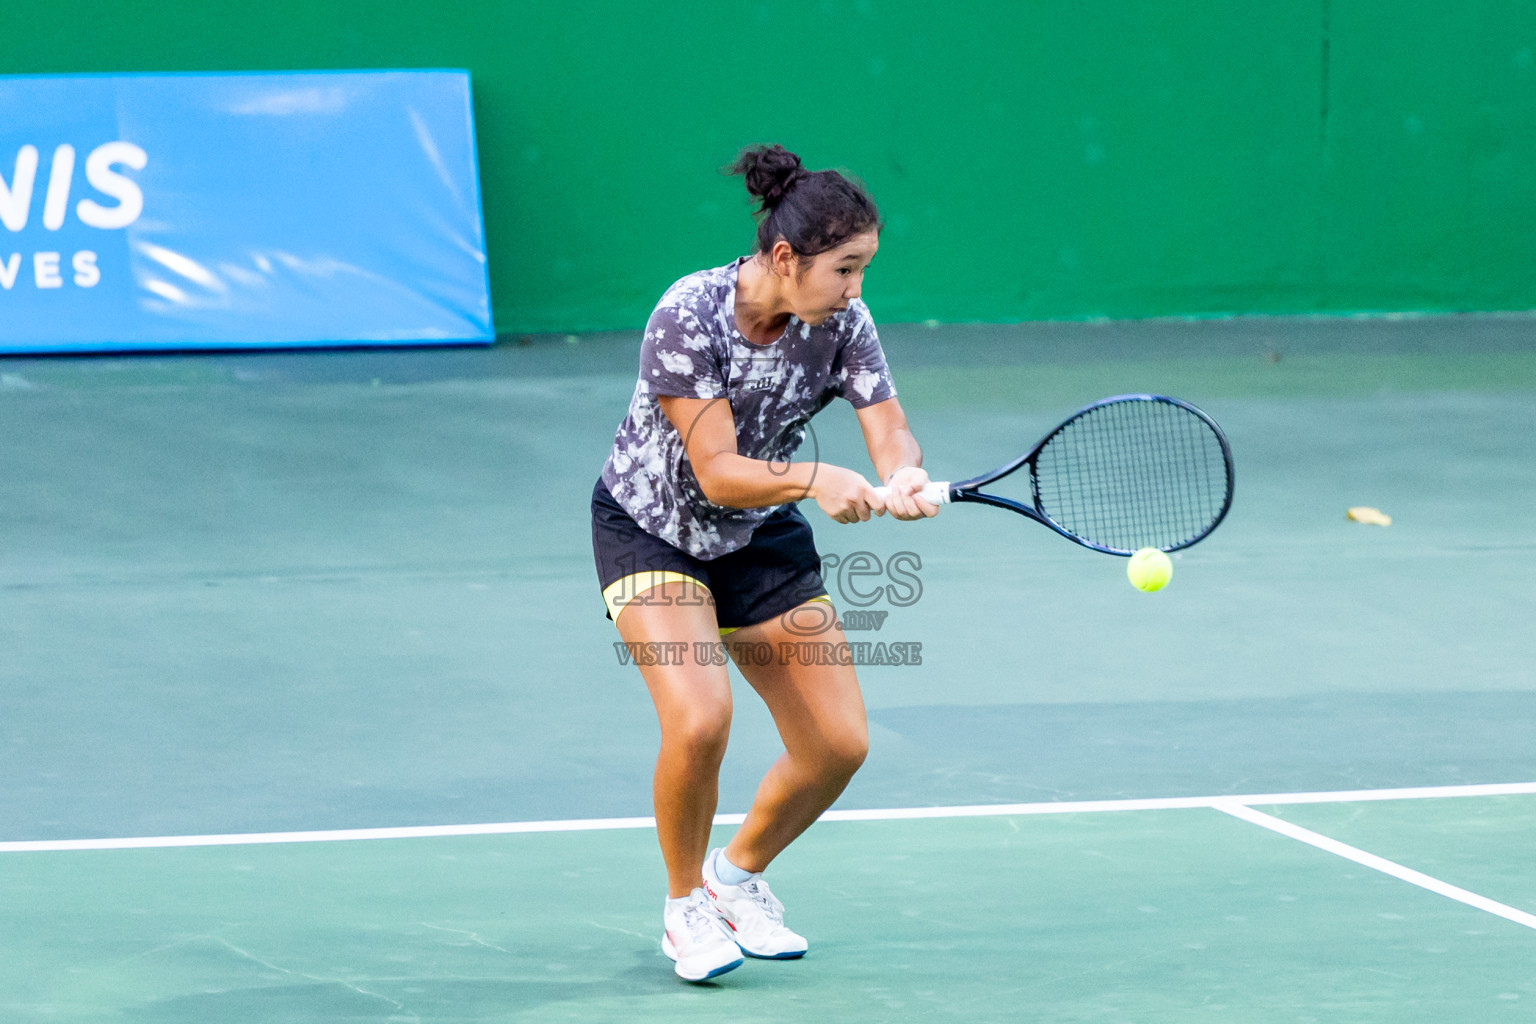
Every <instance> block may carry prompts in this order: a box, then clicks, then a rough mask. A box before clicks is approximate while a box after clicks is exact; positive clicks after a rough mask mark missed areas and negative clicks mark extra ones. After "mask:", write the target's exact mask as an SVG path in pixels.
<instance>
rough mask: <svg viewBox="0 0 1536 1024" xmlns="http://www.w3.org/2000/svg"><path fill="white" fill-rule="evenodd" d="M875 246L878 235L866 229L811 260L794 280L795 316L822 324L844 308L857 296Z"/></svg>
mask: <svg viewBox="0 0 1536 1024" xmlns="http://www.w3.org/2000/svg"><path fill="white" fill-rule="evenodd" d="M879 248H880V236H879V235H878V234H876V233H875V232H873V231H866V232H864V233H863V234H861V235H854V236H853V237H852V238H850V239H848V241H846V242H844V243H843V244H842V245H840V246H838V247H837V248H836V249H829V250H827V251H826V252H824V253H821V254H820V255H818V256H816V257H815V258H814V259H812V260H811V263H810V266H808V267H806V268H805V270H804V273H802V274H800V275H798V277H797V278H796V279H795V283H794V297H793V304H794V307H795V315H796V316H797V317H799V318H800V319H801V320H804V321H805V322H806V323H808V324H823V323H826V322H827V320H828V319H829V318H830V317H831V316H832V315H833V314H835V313H838V312H840V311H842V310H844V309H847V308H848V303H850V302H852V301H853V300H854V299H856V298H858V297H859V292H860V291H861V290H862V289H863V287H864V270H865V268H866V267H868V266H869V261H870V260H872V259H874V258H875V251H876V250H877V249H879Z"/></svg>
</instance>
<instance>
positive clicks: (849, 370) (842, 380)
mask: <svg viewBox="0 0 1536 1024" xmlns="http://www.w3.org/2000/svg"><path fill="white" fill-rule="evenodd" d="M849 314H850V316H849V328H848V331H849V333H848V337H847V340H846V341H844V342H843V344H842V345H841V346H840V347H839V349H838V353H837V360H836V362H835V363H834V364H833V367H832V372H833V377H834V379H835V381H836V384H837V392H838V394H840V395H842V396H843V397H844V398H846V399H848V401H849V402H850V403H852V405H853V407H854V408H855V409H862V408H864V407H865V406H867V405H874V404H875V403H876V402H883V401H885V400H886V399H887V398H894V397H896V384H895V382H893V381H892V380H891V370H890V367H888V366H886V364H885V352H884V351H883V350H882V349H881V348H880V337H879V335H878V334H876V333H875V321H874V318H873V317H871V316H870V315H869V309H868V307H866V306H865V305H864V303H863V302H861V301H859V300H854V302H853V303H852V304H850V307H849Z"/></svg>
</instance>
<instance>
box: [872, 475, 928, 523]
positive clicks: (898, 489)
mask: <svg viewBox="0 0 1536 1024" xmlns="http://www.w3.org/2000/svg"><path fill="white" fill-rule="evenodd" d="M886 486H887V487H888V488H890V494H889V495H888V496H887V497H886V499H885V510H886V511H887V512H889V513H890V514H891V515H893V516H895V517H896V518H897V519H924V518H929V519H931V518H932V517H934V516H936V515H938V514H939V506H937V505H935V504H933V503H932V502H931V501H924V500H923V499H922V498H919V497H918V496H917V495H918V492H920V491H921V490H922V489H923V488H924V487H927V486H928V471H927V470H926V469H923V468H922V467H921V466H903V467H902V468H901V469H898V470H897V471H896V472H894V473H892V474H891V478H890V480H888V481H886Z"/></svg>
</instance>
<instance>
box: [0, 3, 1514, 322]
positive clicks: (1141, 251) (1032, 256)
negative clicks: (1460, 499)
mask: <svg viewBox="0 0 1536 1024" xmlns="http://www.w3.org/2000/svg"><path fill="white" fill-rule="evenodd" d="M1533 53H1536V4H1533V3H1531V2H1521V0H1485V2H1479V0H1455V2H1452V0H1434V2H1426V3H1417V4H1402V3H1396V2H1388V0H1304V2H1298V3H1290V4H1255V3H1248V2H1239V0H1228V2H1218V0H1185V2H1182V3H1178V4H1148V3H1132V2H1128V0H1122V2H1113V3H1094V2H1084V0H1026V2H1002V0H982V2H975V3H969V4H958V5H937V4H930V3H926V2H920V0H820V2H816V0H807V2H788V0H775V2H767V0H764V2H757V3H734V2H728V0H713V2H704V0H679V2H673V3H667V4H662V3H639V2H634V0H589V2H569V3H558V2H557V3H549V2H546V3H537V4H535V3H529V2H502V3H495V2H490V0H481V2H475V0H432V2H430V3H429V2H425V0H370V2H359V0H305V2H282V3H270V2H269V3H260V2H253V3H247V4H238V5H235V4H231V5H210V4H207V3H205V2H202V0H197V2H193V0H158V2H157V3H155V4H124V3H122V2H121V0H112V2H106V0H77V2H74V3H70V4H59V5H45V4H41V3H25V2H18V3H6V4H4V5H3V6H0V71H4V72H11V73H21V72H33V73H54V72H83V71H159V70H171V71H177V70H250V69H322V68H375V67H377V68H390V67H463V68H468V69H469V70H470V71H471V72H472V73H473V76H474V88H475V100H476V115H477V121H478V130H479V139H480V162H481V171H482V176H483V188H484V195H485V216H486V228H487V233H488V236H489V242H490V254H491V285H492V294H493V298H494V305H495V315H496V321H497V326H498V328H499V329H500V330H501V331H503V332H519V331H575V330H589V329H601V328H621V327H635V326H638V325H639V324H641V323H643V322H644V320H645V317H646V315H647V313H648V312H649V310H650V308H651V305H652V304H653V303H654V302H655V300H656V298H657V296H658V295H659V293H660V291H661V290H662V289H663V288H664V287H665V286H666V285H667V284H668V283H670V282H671V281H672V280H674V279H675V278H677V277H679V276H681V275H683V274H685V273H687V272H689V271H691V270H695V269H698V268H699V267H703V266H710V265H714V264H717V263H722V262H725V261H726V260H727V259H729V258H730V257H732V256H734V255H736V254H737V253H739V252H742V251H745V249H746V248H747V247H748V245H749V244H750V240H751V234H752V224H751V222H750V220H749V216H748V206H747V200H746V195H745V192H744V190H743V189H742V187H741V184H740V182H739V181H737V180H734V179H726V178H722V177H721V176H720V175H719V174H718V173H717V172H716V168H718V167H719V165H721V164H722V163H724V162H726V161H727V160H728V159H730V158H731V157H732V156H733V155H734V154H735V152H736V150H737V149H738V148H739V147H740V146H742V145H744V144H746V143H751V142H756V141H779V142H782V143H784V144H785V145H787V146H788V147H790V148H791V149H794V150H796V151H798V152H799V153H800V154H801V155H802V156H803V157H804V158H805V159H806V162H807V163H808V164H810V165H811V166H813V167H823V166H838V167H845V168H849V169H852V170H853V171H854V172H856V173H857V174H858V175H859V176H860V177H862V178H863V179H864V180H865V181H866V182H867V183H868V185H869V186H870V188H871V191H872V192H873V193H874V195H875V198H876V199H877V201H878V202H879V203H880V205H881V209H882V212H883V213H884V215H885V218H886V225H887V226H886V231H885V235H884V239H883V242H882V250H881V254H880V256H879V259H878V260H877V262H876V264H875V267H874V268H873V270H872V272H871V276H870V278H869V280H868V282H867V292H866V298H867V299H868V300H869V302H870V304H871V305H872V306H873V308H874V310H875V313H876V316H877V318H879V319H883V320H891V321H900V320H923V319H930V318H932V319H939V320H945V321H953V320H980V321H1017V320H1032V319H1065V318H1085V317H1142V316H1162V315H1176V314H1221V313H1301V312H1342V311H1383V310H1464V309H1526V308H1531V307H1536V274H1533V273H1532V268H1533V267H1536V190H1533V188H1532V187H1531V183H1532V180H1533V178H1536V173H1533V172H1536V130H1533V129H1536V67H1533V65H1536V59H1533ZM13 158H14V154H0V166H4V167H5V173H6V175H7V177H8V176H9V173H10V169H9V161H10V160H11V159H13Z"/></svg>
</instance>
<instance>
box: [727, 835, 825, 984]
mask: <svg viewBox="0 0 1536 1024" xmlns="http://www.w3.org/2000/svg"><path fill="white" fill-rule="evenodd" d="M720 853H721V851H719V850H711V851H710V853H709V856H708V857H705V858H704V891H705V892H707V893H708V894H709V898H710V900H711V901H712V902H713V903H714V907H715V909H716V910H718V911H719V912H720V916H721V917H722V918H724V919H725V923H726V924H727V925H729V926H730V928H731V930H732V931H733V932H735V934H736V945H738V946H740V947H741V951H742V952H743V953H745V954H747V956H751V957H756V958H757V959H759V960H793V959H795V958H796V957H801V956H804V955H805V950H806V947H807V943H806V941H805V938H804V937H803V936H800V935H796V934H795V933H794V932H792V931H790V930H789V929H788V928H786V927H784V904H782V903H780V902H779V901H778V900H777V899H776V898H775V897H774V895H773V893H772V891H770V890H769V888H768V883H767V882H765V881H763V876H762V875H761V874H755V875H753V876H752V877H751V878H748V879H747V880H746V881H745V882H743V883H741V884H740V885H726V884H725V883H724V882H722V881H720V878H719V876H717V875H716V874H715V857H716V856H717V855H718V854H720Z"/></svg>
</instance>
